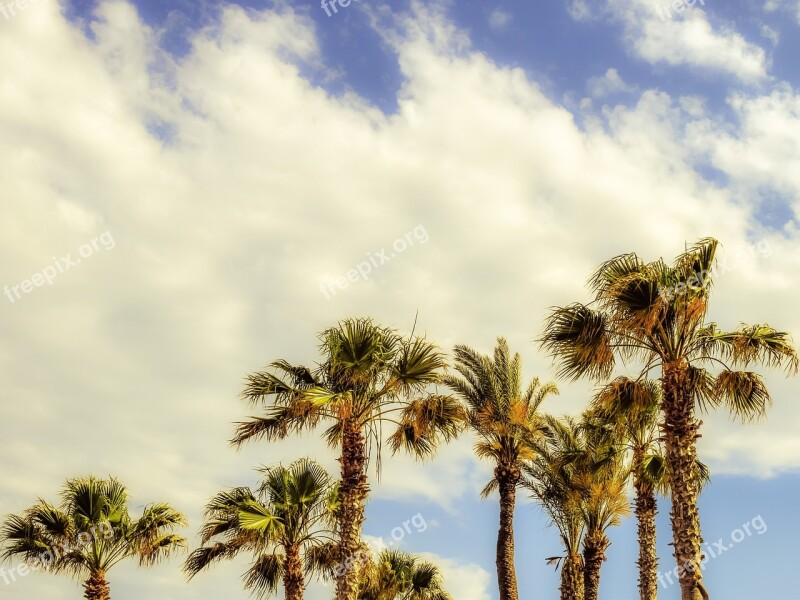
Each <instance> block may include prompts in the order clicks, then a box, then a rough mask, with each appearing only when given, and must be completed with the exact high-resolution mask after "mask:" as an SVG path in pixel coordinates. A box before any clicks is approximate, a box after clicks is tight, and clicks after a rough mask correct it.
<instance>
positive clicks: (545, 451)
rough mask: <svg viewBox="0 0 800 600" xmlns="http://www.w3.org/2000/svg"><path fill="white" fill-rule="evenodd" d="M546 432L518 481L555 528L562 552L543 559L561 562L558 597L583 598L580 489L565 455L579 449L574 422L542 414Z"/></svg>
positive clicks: (577, 599) (581, 498)
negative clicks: (559, 554)
mask: <svg viewBox="0 0 800 600" xmlns="http://www.w3.org/2000/svg"><path fill="white" fill-rule="evenodd" d="M544 421H545V424H546V426H547V432H548V435H547V437H546V439H545V440H544V442H543V443H541V444H539V445H538V447H537V451H536V453H535V455H534V458H533V459H532V460H530V461H529V462H527V463H526V464H525V465H524V467H523V470H524V472H525V475H526V476H525V477H524V478H523V480H522V485H523V486H524V487H526V488H527V489H528V490H529V491H530V492H531V497H532V498H533V499H534V500H536V501H537V502H538V503H539V504H540V505H541V507H542V509H543V510H544V511H545V513H546V514H547V515H548V517H549V518H550V521H551V522H552V524H553V525H555V526H556V528H557V529H558V533H559V537H560V538H561V544H562V545H563V547H564V554H563V555H561V556H553V557H550V558H548V559H547V562H548V564H554V565H556V568H558V566H559V565H560V566H561V586H560V592H561V596H560V597H561V600H584V596H585V594H584V581H583V580H584V563H583V557H582V556H581V545H582V543H583V538H584V534H585V532H586V523H585V521H584V519H583V513H582V508H581V505H582V503H583V489H582V488H581V487H580V486H579V471H578V470H577V469H576V464H575V462H574V461H571V460H565V458H566V457H568V456H570V455H572V454H573V453H575V452H578V451H581V450H582V445H581V442H580V440H579V436H580V433H579V428H578V424H577V423H576V422H575V420H574V419H572V418H571V417H564V418H563V419H560V420H559V419H556V418H554V417H552V416H550V415H545V416H544Z"/></svg>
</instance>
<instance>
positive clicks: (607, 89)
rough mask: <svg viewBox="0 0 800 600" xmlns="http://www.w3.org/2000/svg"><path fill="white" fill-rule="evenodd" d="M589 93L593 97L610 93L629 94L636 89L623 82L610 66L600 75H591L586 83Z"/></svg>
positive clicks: (602, 96) (600, 96) (601, 96)
mask: <svg viewBox="0 0 800 600" xmlns="http://www.w3.org/2000/svg"><path fill="white" fill-rule="evenodd" d="M586 89H587V90H588V91H589V94H590V95H591V96H592V97H594V98H605V97H606V96H610V95H612V94H629V93H632V92H635V91H636V86H635V85H629V84H627V83H625V82H624V81H623V79H622V77H620V75H619V72H618V71H617V70H616V69H614V68H610V69H608V71H606V72H605V74H604V75H602V76H600V77H592V78H591V79H589V82H588V83H587V85H586Z"/></svg>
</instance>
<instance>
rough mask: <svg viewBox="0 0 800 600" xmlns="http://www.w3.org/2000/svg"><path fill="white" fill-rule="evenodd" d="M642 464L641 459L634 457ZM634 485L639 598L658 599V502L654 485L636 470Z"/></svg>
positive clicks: (645, 599)
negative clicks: (643, 478)
mask: <svg viewBox="0 0 800 600" xmlns="http://www.w3.org/2000/svg"><path fill="white" fill-rule="evenodd" d="M634 461H635V464H637V465H640V464H641V460H640V459H636V458H635V459H634ZM633 487H634V489H635V490H636V511H635V512H636V522H637V530H638V531H637V533H638V537H639V560H638V562H637V563H636V564H637V565H638V566H639V598H640V600H657V598H658V586H657V584H656V581H657V577H658V554H657V553H656V514H657V513H658V504H657V503H656V495H655V492H654V491H653V486H652V485H650V484H648V483H647V482H645V481H642V479H641V477H639V476H638V475H637V473H636V472H634V480H633Z"/></svg>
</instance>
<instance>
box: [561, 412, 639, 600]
mask: <svg viewBox="0 0 800 600" xmlns="http://www.w3.org/2000/svg"><path fill="white" fill-rule="evenodd" d="M576 438H577V439H578V440H579V441H580V446H579V447H578V448H576V449H573V450H572V451H571V452H570V453H569V454H568V455H566V456H565V460H567V461H572V462H574V463H575V468H576V471H577V480H578V485H577V487H578V489H579V490H580V491H581V492H582V493H581V503H580V507H581V514H582V517H583V521H584V524H585V525H586V533H585V535H584V538H583V564H584V572H583V575H584V577H583V583H584V593H585V598H586V600H597V598H598V594H599V591H600V569H601V567H602V566H603V563H604V562H605V560H606V550H607V549H608V547H609V545H610V544H611V541H610V540H609V539H608V535H607V534H606V531H607V530H608V528H609V527H612V526H618V525H620V523H621V517H627V516H628V515H629V512H630V511H629V507H628V498H627V496H626V493H625V492H626V483H627V475H628V473H627V471H626V469H625V465H624V462H623V460H622V458H623V453H621V452H620V451H619V446H618V440H617V439H616V437H615V436H614V435H613V431H610V430H609V429H608V428H607V427H606V424H605V423H604V422H603V420H601V419H600V418H599V415H598V414H596V413H595V412H593V411H591V410H589V411H587V412H586V413H584V415H583V419H582V421H581V422H580V423H579V424H578V431H577V436H576Z"/></svg>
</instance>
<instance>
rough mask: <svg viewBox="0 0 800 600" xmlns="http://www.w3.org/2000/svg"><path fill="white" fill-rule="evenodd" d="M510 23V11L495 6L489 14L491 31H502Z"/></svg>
mask: <svg viewBox="0 0 800 600" xmlns="http://www.w3.org/2000/svg"><path fill="white" fill-rule="evenodd" d="M509 23H511V13H510V12H508V11H505V10H502V9H500V8H495V9H494V10H493V11H492V12H491V14H490V15H489V27H490V28H491V29H492V31H495V32H500V31H503V30H504V29H505V28H506V27H508V24H509Z"/></svg>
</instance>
